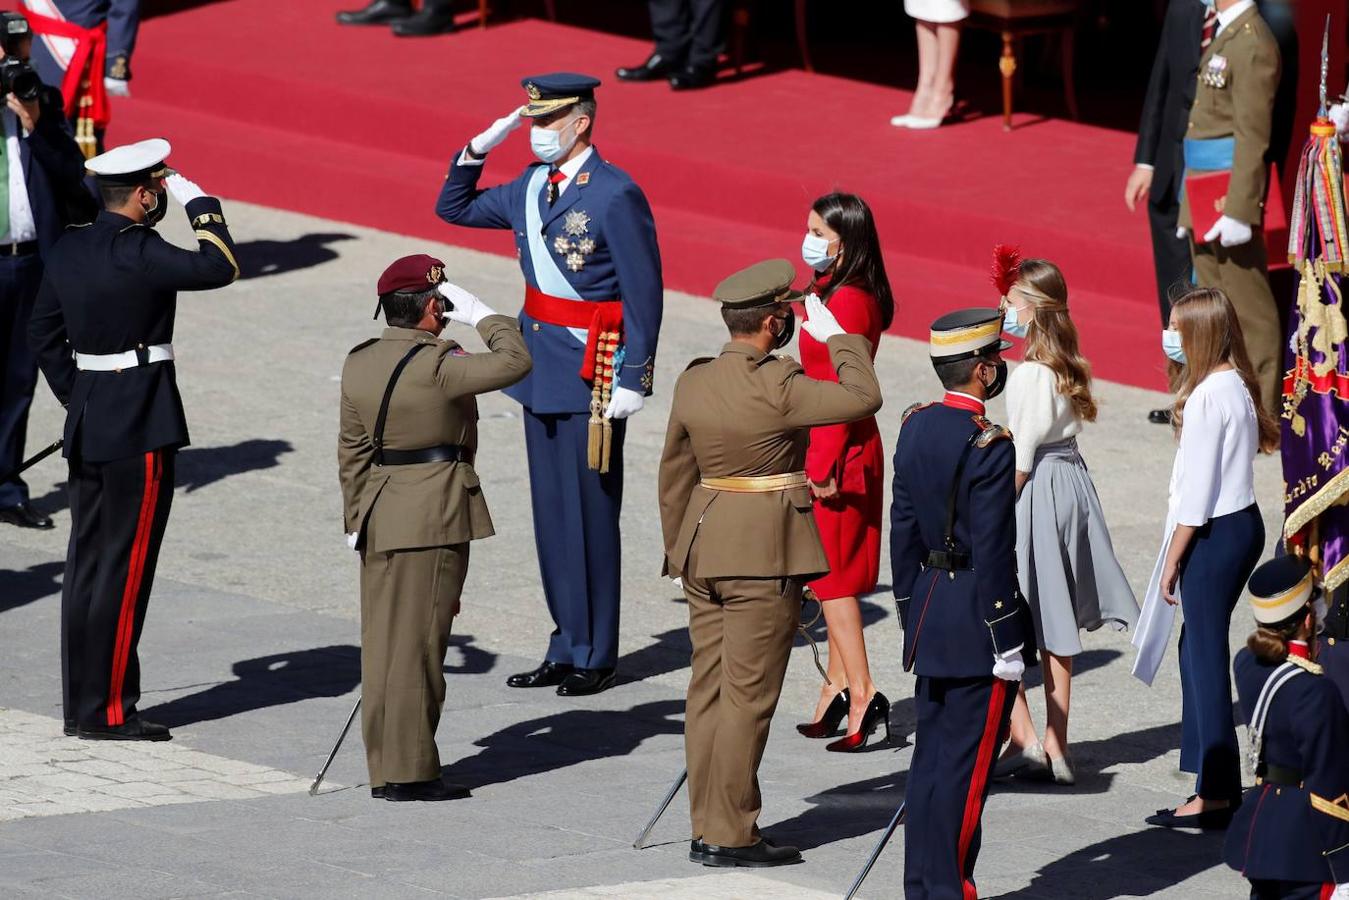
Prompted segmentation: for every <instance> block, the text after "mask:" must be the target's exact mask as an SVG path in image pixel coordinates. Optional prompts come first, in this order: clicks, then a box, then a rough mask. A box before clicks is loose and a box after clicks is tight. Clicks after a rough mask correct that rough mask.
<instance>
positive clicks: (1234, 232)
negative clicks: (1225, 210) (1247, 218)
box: [1204, 216, 1251, 247]
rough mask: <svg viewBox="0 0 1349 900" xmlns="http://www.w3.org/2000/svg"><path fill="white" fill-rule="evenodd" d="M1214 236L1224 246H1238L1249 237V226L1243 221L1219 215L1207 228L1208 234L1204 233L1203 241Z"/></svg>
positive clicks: (1206, 241) (1205, 241)
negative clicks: (1210, 226)
mask: <svg viewBox="0 0 1349 900" xmlns="http://www.w3.org/2000/svg"><path fill="white" fill-rule="evenodd" d="M1214 238H1217V239H1218V242H1219V243H1221V244H1222V245H1223V246H1224V247H1239V246H1241V245H1242V244H1245V243H1246V242H1248V241H1249V240H1250V239H1251V226H1249V225H1247V224H1246V223H1245V222H1238V221H1237V220H1236V219H1234V218H1232V217H1231V216H1219V217H1218V221H1216V222H1214V223H1213V227H1212V228H1210V229H1209V230H1208V234H1206V235H1204V243H1208V242H1209V241H1211V240H1213V239H1214Z"/></svg>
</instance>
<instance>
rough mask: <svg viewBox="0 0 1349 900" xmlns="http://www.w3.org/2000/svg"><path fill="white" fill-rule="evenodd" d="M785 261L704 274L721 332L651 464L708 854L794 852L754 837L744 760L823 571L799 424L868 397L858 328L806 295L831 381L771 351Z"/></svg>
mask: <svg viewBox="0 0 1349 900" xmlns="http://www.w3.org/2000/svg"><path fill="white" fill-rule="evenodd" d="M794 275H795V272H794V271H793V269H792V265H791V263H789V262H787V261H786V260H782V259H778V260H770V261H768V262H762V263H759V264H758V265H755V266H751V267H750V268H748V269H745V270H744V271H742V272H738V273H736V274H735V275H732V276H731V277H730V278H727V279H726V280H725V281H723V282H722V283H721V284H719V285H718V286H717V289H716V293H715V294H714V296H715V298H716V299H718V300H720V301H721V304H722V317H723V318H724V319H725V320H726V324H727V327H728V328H729V329H730V332H731V341H730V343H728V344H726V345H725V346H724V347H722V350H721V355H720V356H718V357H716V358H715V359H700V360H697V361H695V362H694V363H693V364H692V365H691V366H689V368H688V370H687V371H686V372H684V374H683V375H682V376H681V377H680V379H679V382H678V384H677V385H676V386H675V390H674V399H673V401H672V408H671V411H670V424H669V429H668V430H667V432H666V437H665V451H664V454H663V455H662V457H661V465H660V485H659V492H660V508H661V527H662V529H663V531H664V536H665V564H666V573H667V574H669V575H671V576H679V577H682V579H683V585H684V596H685V597H686V598H687V599H688V604H689V636H690V639H691V640H692V643H693V673H692V676H691V678H690V681H689V692H688V702H687V707H686V724H685V753H686V755H687V759H688V773H689V807H690V812H691V813H692V820H693V841H692V843H691V845H690V851H689V859H690V860H692V861H693V862H700V863H702V864H704V865H709V866H746V865H748V866H772V865H781V864H784V863H790V862H795V861H797V860H798V859H800V853H799V852H798V851H797V850H796V849H795V848H793V847H775V846H773V845H772V844H771V843H769V842H768V841H766V840H763V839H761V837H760V835H759V829H758V826H757V825H756V824H755V823H756V820H757V819H758V816H759V809H760V806H761V805H762V804H761V798H760V794H759V782H758V776H757V771H758V768H759V761H760V759H761V758H762V756H763V750H764V745H765V743H767V741H768V726H769V722H770V720H771V719H772V718H773V710H774V708H775V707H776V706H777V702H778V694H779V693H780V692H781V690H782V678H783V675H784V674H785V673H786V670H787V657H788V654H789V652H790V650H791V642H792V635H793V633H794V632H795V631H796V627H797V624H798V622H799V620H800V615H801V590H802V585H803V584H804V583H805V582H807V581H809V580H810V579H812V578H815V577H818V576H819V575H822V574H824V573H826V572H828V571H829V564H828V562H827V561H826V560H825V556H824V548H823V547H822V546H821V544H820V536H819V532H818V531H817V530H816V527H815V518H814V516H813V515H812V514H811V495H810V488H809V486H808V485H807V484H806V475H805V472H804V471H803V468H804V466H805V458H806V441H807V437H808V433H809V430H810V428H812V427H813V426H816V425H832V424H835V423H839V422H850V421H853V420H856V419H861V418H863V417H865V416H869V415H872V414H873V413H875V412H876V410H878V409H880V406H881V390H880V385H879V384H878V383H877V381H876V373H875V371H874V370H873V369H872V365H871V356H870V352H869V345H868V343H867V339H866V338H865V337H863V336H861V335H849V334H844V332H843V329H842V328H840V327H839V326H838V322H837V321H836V320H835V318H834V316H833V314H831V313H830V312H829V310H828V309H827V308H826V307H825V306H824V305H823V304H822V303H820V301H819V300H818V299H815V298H814V297H810V298H808V299H807V301H806V303H807V307H808V310H807V311H808V313H809V321H808V322H807V323H806V324H805V326H804V327H805V328H806V330H808V331H809V332H810V334H811V336H813V337H815V338H816V339H817V340H819V341H820V342H822V343H826V342H827V345H828V347H829V353H830V358H831V359H832V360H833V363H834V366H835V368H836V369H837V370H838V383H833V382H824V381H815V380H813V379H810V378H807V377H806V375H805V373H804V371H803V370H802V368H801V366H800V365H799V364H798V363H797V362H796V361H795V360H792V359H788V358H785V357H780V356H775V355H773V354H771V353H770V351H771V350H773V349H774V348H781V347H783V346H785V345H786V344H787V342H788V341H790V340H791V336H792V331H793V330H794V321H795V319H794V315H793V312H792V308H791V306H790V305H789V304H790V303H791V301H793V300H796V299H798V298H799V297H800V294H799V293H798V292H796V291H793V290H792V289H791V283H792V278H793V277H794Z"/></svg>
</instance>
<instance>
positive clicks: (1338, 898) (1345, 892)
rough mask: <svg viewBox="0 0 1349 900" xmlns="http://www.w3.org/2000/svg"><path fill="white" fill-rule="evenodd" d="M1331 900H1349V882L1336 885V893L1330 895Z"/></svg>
mask: <svg viewBox="0 0 1349 900" xmlns="http://www.w3.org/2000/svg"><path fill="white" fill-rule="evenodd" d="M1330 900H1349V881H1346V882H1344V883H1343V884H1337V885H1335V893H1333V894H1331V895H1330Z"/></svg>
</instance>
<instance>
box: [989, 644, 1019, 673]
mask: <svg viewBox="0 0 1349 900" xmlns="http://www.w3.org/2000/svg"><path fill="white" fill-rule="evenodd" d="M1025 672H1026V663H1025V661H1024V660H1022V658H1021V648H1020V647H1017V648H1016V649H1015V650H1009V651H1007V652H1006V653H995V654H993V677H994V678H1001V679H1002V680H1003V681H1020V680H1021V676H1022V675H1024V674H1025Z"/></svg>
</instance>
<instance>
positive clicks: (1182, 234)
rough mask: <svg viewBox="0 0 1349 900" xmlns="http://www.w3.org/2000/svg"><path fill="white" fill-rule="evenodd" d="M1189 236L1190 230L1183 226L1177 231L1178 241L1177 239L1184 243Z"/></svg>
mask: <svg viewBox="0 0 1349 900" xmlns="http://www.w3.org/2000/svg"><path fill="white" fill-rule="evenodd" d="M1189 236H1190V229H1188V228H1185V227H1184V226H1182V227H1180V228H1177V229H1176V239H1177V240H1181V241H1183V240H1185V239H1186V238H1188V237H1189Z"/></svg>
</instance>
